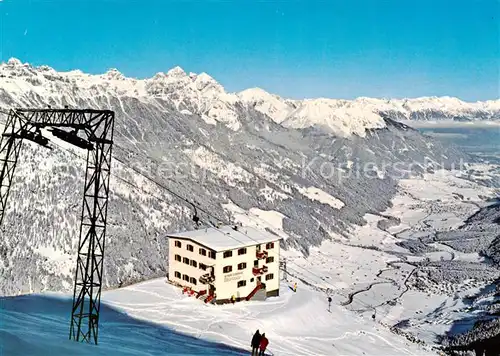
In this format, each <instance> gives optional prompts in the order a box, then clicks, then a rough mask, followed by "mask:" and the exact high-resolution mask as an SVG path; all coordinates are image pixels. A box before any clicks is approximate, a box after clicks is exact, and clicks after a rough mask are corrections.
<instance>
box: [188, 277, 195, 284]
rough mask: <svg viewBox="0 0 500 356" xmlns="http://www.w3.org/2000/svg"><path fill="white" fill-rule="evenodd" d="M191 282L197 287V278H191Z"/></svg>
mask: <svg viewBox="0 0 500 356" xmlns="http://www.w3.org/2000/svg"><path fill="white" fill-rule="evenodd" d="M189 282H190V283H191V284H195V285H196V278H193V277H191V278H189Z"/></svg>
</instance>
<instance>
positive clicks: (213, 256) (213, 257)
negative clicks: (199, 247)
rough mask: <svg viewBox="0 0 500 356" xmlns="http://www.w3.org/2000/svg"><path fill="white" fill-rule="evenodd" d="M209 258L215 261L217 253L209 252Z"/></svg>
mask: <svg viewBox="0 0 500 356" xmlns="http://www.w3.org/2000/svg"><path fill="white" fill-rule="evenodd" d="M208 257H210V258H212V259H214V260H215V251H208Z"/></svg>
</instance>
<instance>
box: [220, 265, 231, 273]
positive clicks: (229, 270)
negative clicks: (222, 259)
mask: <svg viewBox="0 0 500 356" xmlns="http://www.w3.org/2000/svg"><path fill="white" fill-rule="evenodd" d="M232 270H233V266H226V267H224V268H223V269H222V272H224V273H229V272H231V271H232Z"/></svg>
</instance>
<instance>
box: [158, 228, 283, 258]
mask: <svg viewBox="0 0 500 356" xmlns="http://www.w3.org/2000/svg"><path fill="white" fill-rule="evenodd" d="M167 237H169V238H171V237H173V238H182V239H189V240H192V241H194V242H196V243H199V244H200V245H204V246H206V247H208V248H210V249H212V250H215V251H216V252H219V251H226V250H232V249H236V248H239V247H245V246H252V245H258V244H261V243H267V242H273V241H277V240H281V237H280V236H277V235H274V234H272V233H270V232H268V231H266V230H261V229H256V228H254V227H250V226H238V230H234V229H233V226H222V227H220V228H214V227H211V228H207V229H200V230H194V231H185V232H179V233H175V234H169V235H167Z"/></svg>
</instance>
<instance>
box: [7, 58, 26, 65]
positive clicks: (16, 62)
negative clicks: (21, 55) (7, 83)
mask: <svg viewBox="0 0 500 356" xmlns="http://www.w3.org/2000/svg"><path fill="white" fill-rule="evenodd" d="M7 64H8V65H9V66H12V67H15V66H21V65H23V63H22V62H21V61H20V60H19V59H17V58H14V57H12V58H10V59H9V60H8V61H7Z"/></svg>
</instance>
